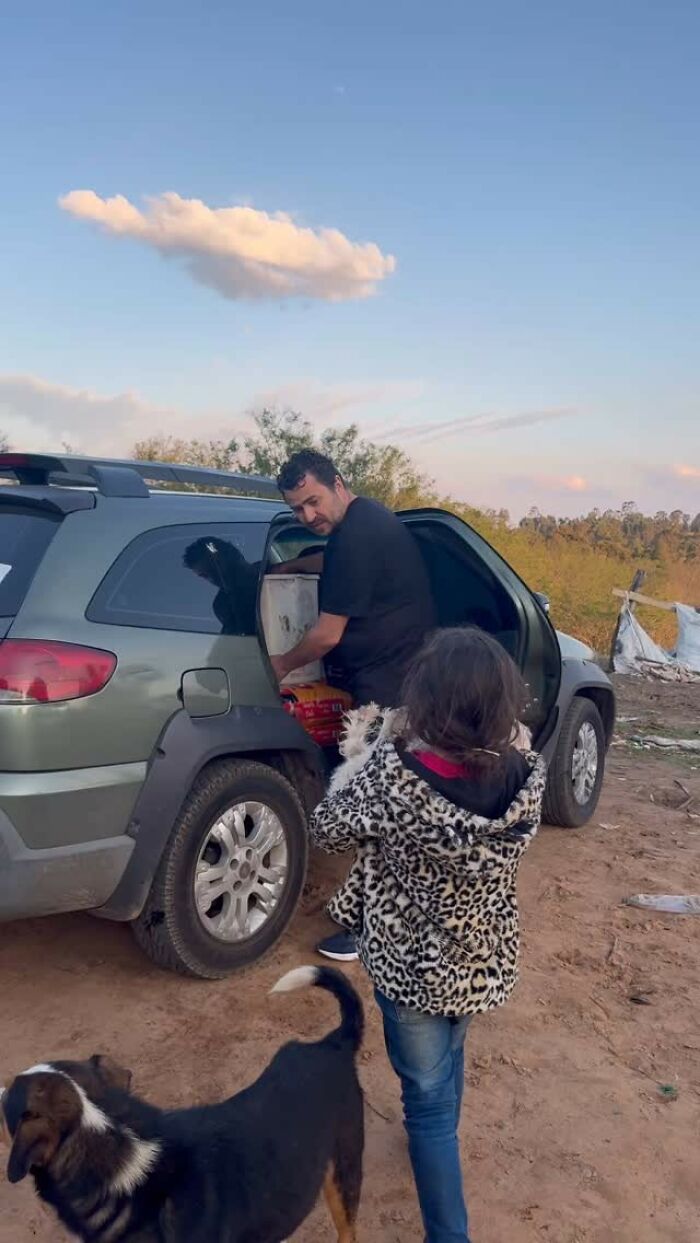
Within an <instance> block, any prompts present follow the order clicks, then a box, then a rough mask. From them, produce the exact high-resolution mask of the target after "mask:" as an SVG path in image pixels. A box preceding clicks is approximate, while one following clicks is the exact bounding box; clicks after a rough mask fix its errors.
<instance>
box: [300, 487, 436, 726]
mask: <svg viewBox="0 0 700 1243" xmlns="http://www.w3.org/2000/svg"><path fill="white" fill-rule="evenodd" d="M320 607H321V610H322V612H324V613H333V614H335V615H336V616H338V617H347V618H348V619H349V620H348V624H347V626H346V628H345V633H344V634H343V637H342V639H341V641H340V643H339V644H338V646H337V647H336V648H334V650H333V651H332V652H331V653H330V656H329V660H328V662H327V663H328V665H329V669H330V670H332V669H333V667H334V666H338V671H339V672H340V674H341V678H342V680H343V682H344V683H345V684H346V685H347V687H348V689H349V690H350V691H351V693H352V694H353V696H354V699H355V702H356V703H369V702H371V701H374V702H376V703H378V704H380V705H381V707H385V708H390V707H395V706H396V705H397V704H398V701H399V696H400V691H401V683H402V681H403V677H404V674H405V671H406V666H407V664H408V662H409V661H410V659H411V657H412V656H413V655H414V654H415V652H416V651H417V650H418V648H419V647H420V645H421V643H422V642H423V639H424V637H425V634H426V632H427V631H428V630H429V629H430V628H431V626H433V625H434V624H435V616H434V610H433V601H432V596H431V591H430V583H429V580H428V575H427V571H426V569H425V565H424V564H423V558H422V557H421V554H420V551H419V549H418V545H417V544H416V541H415V540H414V538H413V536H412V535H411V533H410V531H408V530H407V528H406V527H405V526H404V525H403V523H401V522H400V521H399V519H398V518H397V517H396V515H395V514H392V513H391V512H390V511H389V510H388V509H385V508H384V506H383V505H380V504H379V503H378V502H377V501H370V500H368V499H367V498H366V497H362V496H358V497H356V499H355V500H354V501H351V503H350V505H349V506H348V510H347V513H346V515H345V518H344V519H343V521H342V522H341V524H340V526H339V527H337V528H336V530H335V531H334V532H333V534H332V535H331V536H330V537H329V540H328V543H327V545H326V551H325V556H324V561H323V574H322V576H321V591H320Z"/></svg>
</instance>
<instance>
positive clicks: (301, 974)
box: [271, 967, 365, 1052]
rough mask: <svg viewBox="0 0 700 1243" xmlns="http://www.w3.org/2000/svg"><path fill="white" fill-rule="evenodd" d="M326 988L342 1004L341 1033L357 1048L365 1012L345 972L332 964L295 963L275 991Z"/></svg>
mask: <svg viewBox="0 0 700 1243" xmlns="http://www.w3.org/2000/svg"><path fill="white" fill-rule="evenodd" d="M311 987H313V988H324V989H325V990H326V992H329V993H332V994H333V996H334V997H335V999H336V1001H337V1002H338V1004H339V1006H340V1035H341V1037H342V1039H343V1040H348V1041H349V1042H350V1044H351V1045H352V1047H353V1050H354V1051H355V1052H356V1051H357V1050H358V1049H359V1047H360V1045H361V1043H362V1035H363V1032H364V1029H365V1015H364V1010H363V1008H362V1002H361V1001H360V998H359V995H358V994H357V992H356V991H355V989H354V988H353V986H352V984H351V983H350V981H349V980H348V979H347V978H346V976H344V975H342V974H341V972H340V971H334V970H333V969H332V968H331V967H296V968H295V969H294V971H288V972H287V974H286V975H283V976H282V979H281V980H278V981H277V983H276V984H275V986H274V988H272V989H271V992H273V993H291V992H293V991H294V990H295V989H297V988H311Z"/></svg>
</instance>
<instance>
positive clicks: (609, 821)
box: [0, 682, 700, 1243]
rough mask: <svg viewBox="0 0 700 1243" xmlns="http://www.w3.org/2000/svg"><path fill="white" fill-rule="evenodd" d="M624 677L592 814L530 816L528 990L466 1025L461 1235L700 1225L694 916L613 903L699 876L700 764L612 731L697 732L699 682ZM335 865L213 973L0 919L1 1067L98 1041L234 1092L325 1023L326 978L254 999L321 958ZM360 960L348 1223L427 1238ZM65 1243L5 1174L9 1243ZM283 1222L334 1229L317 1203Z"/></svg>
mask: <svg viewBox="0 0 700 1243" xmlns="http://www.w3.org/2000/svg"><path fill="white" fill-rule="evenodd" d="M618 690H619V695H620V705H619V708H620V714H621V717H622V718H623V719H622V720H621V723H620V737H619V739H618V741H617V743H616V745H615V746H614V747H613V749H612V751H611V754H610V759H609V766H608V776H607V782H606V786H605V790H604V794H603V798H602V802H601V805H600V808H599V812H598V814H597V816H596V818H595V821H594V822H593V823H592V824H591V825H589V826H588V827H587V828H586V829H584V830H581V831H577V832H572V831H564V830H555V829H549V828H544V829H543V830H542V831H541V833H540V835H539V837H538V839H537V841H536V842H535V844H534V846H533V848H532V849H531V851H530V852H529V854H528V856H527V858H526V861H525V864H524V866H523V870H522V881H521V903H522V915H523V929H524V947H523V949H524V952H523V973H522V982H521V984H520V986H519V988H518V990H517V992H516V994H515V996H514V998H513V1000H512V1001H511V1002H510V1003H509V1005H508V1006H507V1007H506V1008H505V1009H504V1010H503V1011H502V1012H498V1013H495V1014H492V1015H490V1016H488V1017H486V1018H481V1019H479V1020H478V1021H477V1022H475V1024H474V1026H473V1029H472V1035H471V1037H470V1046H469V1071H468V1081H469V1086H468V1092H467V1095H466V1098H465V1111H464V1120H463V1133H462V1146H463V1155H464V1169H465V1173H466V1180H467V1186H468V1194H469V1206H470V1212H471V1218H472V1227H473V1237H474V1240H475V1243H505V1240H508V1243H535V1241H538V1243H542V1241H546V1240H549V1241H550V1243H661V1241H662V1240H663V1243H697V1241H698V1240H699V1239H700V1178H699V1177H698V1170H699V1168H700V1166H699V1164H698V1113H699V1109H700V1022H699V1019H698V1016H699V1015H700V918H698V917H697V916H695V917H693V916H687V917H678V916H663V915H653V914H650V913H649V912H644V911H639V910H634V909H632V908H629V907H626V906H624V905H623V904H622V900H623V899H624V898H625V897H626V896H628V895H631V894H635V893H640V892H650V891H656V892H665V893H684V892H693V891H697V890H698V889H700V757H694V758H693V759H692V761H689V760H688V759H687V758H685V759H684V758H681V757H680V755H678V754H674V755H673V756H669V755H660V754H656V753H653V752H650V751H645V750H634V748H633V744H631V743H630V742H629V741H627V740H626V738H628V737H629V736H630V735H632V734H634V733H637V732H643V731H644V729H645V728H646V727H647V726H649V727H650V729H649V732H656V733H658V732H661V731H660V728H659V727H660V726H664V725H666V726H670V727H672V729H673V730H674V732H675V734H677V735H678V734H682V733H685V734H686V735H687V736H689V737H692V736H694V737H696V738H697V737H700V732H698V731H700V686H694V687H675V686H674V687H669V686H664V685H653V684H652V685H649V684H642V683H633V682H626V683H622V682H620V683H619V685H618ZM629 717H632V718H635V719H634V720H632V721H630V720H627V719H624V718H629ZM337 875H338V868H337V864H336V863H335V862H334V863H332V864H329V863H328V862H327V861H325V860H323V859H320V858H316V859H315V860H314V861H313V865H312V870H311V875H310V879H309V884H308V886H307V891H306V896H305V901H304V904H303V909H302V910H301V911H300V913H299V915H298V916H297V918H296V921H295V923H294V925H293V927H292V929H291V930H290V932H289V933H288V935H287V936H286V938H285V939H284V941H283V943H282V944H281V945H280V946H279V947H278V949H277V951H276V952H275V953H274V955H273V957H272V958H270V959H268V960H267V961H266V962H265V963H264V964H263V965H262V966H261V967H260V968H259V969H258V970H256V971H254V972H253V973H252V974H250V975H248V976H246V977H245V978H244V979H240V980H236V979H234V980H229V981H227V982H225V983H219V984H202V983H198V982H190V981H183V980H181V979H178V978H175V977H172V976H168V975H164V974H161V973H159V972H158V971H156V970H153V969H151V967H150V966H149V965H148V963H147V962H146V961H145V960H144V959H143V958H142V957H141V955H140V954H139V952H138V951H137V949H136V948H135V946H134V944H133V943H132V940H131V937H130V934H129V932H128V930H127V929H126V928H123V927H117V926H111V925H107V924H103V923H100V922H98V921H96V920H92V919H90V918H89V917H82V916H76V917H71V918H57V919H49V920H43V921H36V922H28V923H18V924H14V925H9V926H5V927H3V929H2V931H1V933H0V980H1V986H2V993H1V1010H0V1015H1V1018H0V1032H1V1036H2V1040H1V1043H0V1050H1V1065H0V1072H2V1075H3V1077H6V1076H7V1075H9V1074H11V1073H13V1072H16V1071H18V1070H20V1069H23V1068H24V1067H26V1066H28V1065H31V1064H33V1063H36V1062H39V1061H45V1060H47V1059H50V1058H52V1057H54V1058H55V1057H83V1056H88V1055H89V1054H91V1053H93V1052H95V1051H101V1052H109V1053H111V1054H112V1055H113V1056H114V1057H116V1058H117V1059H118V1060H119V1061H121V1062H122V1063H123V1064H125V1065H128V1066H130V1067H131V1068H132V1069H133V1070H134V1072H135V1082H136V1086H137V1088H138V1090H139V1091H141V1092H142V1093H144V1094H145V1095H147V1096H148V1097H150V1098H151V1099H153V1100H154V1101H157V1102H159V1103H161V1104H163V1105H169V1106H177V1105H184V1104H186V1103H187V1104H189V1103H192V1102H195V1101H205V1100H213V1099H218V1098H220V1097H223V1096H225V1095H228V1094H230V1093H232V1092H234V1091H236V1090H237V1089H239V1088H241V1087H243V1086H244V1085H245V1084H246V1083H248V1082H250V1080H251V1079H252V1078H254V1077H255V1076H256V1075H257V1073H258V1072H259V1070H260V1069H261V1068H262V1067H263V1066H264V1065H265V1063H266V1062H267V1060H268V1059H269V1057H270V1056H271V1054H272V1053H273V1051H274V1050H275V1049H276V1048H277V1046H278V1045H279V1044H280V1043H281V1042H282V1041H284V1040H286V1039H288V1038H289V1037H291V1036H297V1035H301V1036H302V1037H315V1036H316V1035H317V1034H318V1033H319V1032H321V1031H323V1030H324V1029H325V1028H326V1027H327V1026H328V1025H329V1024H330V1023H331V1022H332V1021H333V1020H334V1018H335V1014H334V1012H333V1006H332V1003H331V1002H330V1000H329V999H326V998H325V997H323V996H320V995H318V994H316V993H313V994H311V993H309V994H296V995H294V996H289V995H287V996H282V997H275V998H269V997H268V995H267V994H268V989H269V988H270V986H271V985H272V984H273V983H274V981H275V980H276V979H277V978H278V977H279V976H280V975H281V974H282V972H283V971H285V970H287V969H288V968H289V967H291V966H293V965H295V964H298V963H302V962H306V961H312V960H313V958H312V947H313V945H314V942H315V941H316V939H317V937H318V935H319V933H320V932H321V931H322V930H323V929H324V927H325V918H324V915H323V897H324V895H327V893H328V892H329V890H330V887H331V885H332V883H333V880H334V876H337ZM351 974H352V977H353V979H355V980H356V981H357V982H358V984H359V985H360V987H361V988H362V991H363V993H364V996H365V998H366V1001H367V1010H368V1017H369V1023H368V1035H367V1040H366V1045H365V1049H364V1052H363V1054H362V1063H361V1076H362V1080H363V1083H364V1087H365V1091H366V1099H367V1105H368V1108H367V1130H368V1141H367V1156H366V1175H365V1189H364V1196H363V1205H362V1216H361V1232H360V1239H361V1240H364V1241H366V1243H408V1241H410V1240H416V1243H418V1241H419V1240H420V1239H421V1238H422V1235H421V1231H420V1229H419V1224H418V1216H417V1212H416V1208H415V1203H414V1196H413V1191H412V1185H411V1179H410V1174H409V1169H408V1164H407V1158H406V1152H405V1146H404V1138H403V1131H402V1127H401V1121H400V1112H399V1101H398V1094H397V1087H396V1083H395V1081H394V1079H393V1077H392V1074H391V1072H390V1070H389V1069H388V1067H387V1063H386V1060H385V1055H384V1052H383V1047H382V1044H381V1035H380V1028H379V1023H378V1021H377V1017H376V1014H375V1013H374V1010H373V1007H372V1003H371V999H370V990H369V988H368V987H367V984H366V981H365V980H364V979H363V977H362V973H361V970H360V969H359V968H357V967H353V968H351ZM669 1088H671V1089H673V1091H670V1090H669ZM60 1237H62V1236H61V1235H60V1232H59V1230H58V1228H57V1227H56V1225H55V1224H54V1223H53V1221H52V1220H51V1219H47V1218H46V1217H45V1216H44V1215H43V1213H42V1211H41V1210H40V1209H39V1208H38V1206H37V1203H36V1202H35V1199H34V1196H33V1192H32V1190H31V1188H30V1186H29V1183H26V1184H23V1185H22V1186H19V1187H14V1188H11V1187H9V1186H8V1185H7V1184H6V1182H5V1181H4V1179H2V1177H0V1243H30V1241H38V1243H48V1241H49V1240H52V1241H53V1240H57V1239H59V1238H60ZM295 1238H296V1239H298V1240H299V1241H300V1243H321V1241H322V1240H330V1239H331V1238H333V1233H332V1230H331V1227H330V1225H329V1223H328V1221H327V1219H326V1216H325V1211H324V1209H323V1208H321V1207H319V1208H318V1209H317V1210H316V1212H315V1213H314V1215H313V1217H312V1218H311V1219H310V1220H309V1221H308V1222H307V1223H306V1225H305V1226H304V1227H303V1228H302V1229H301V1230H300V1231H299V1232H298V1234H297V1235H296V1236H295Z"/></svg>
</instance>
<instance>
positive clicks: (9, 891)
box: [0, 764, 146, 920]
mask: <svg viewBox="0 0 700 1243" xmlns="http://www.w3.org/2000/svg"><path fill="white" fill-rule="evenodd" d="M145 776H146V765H145V764H111V765H106V766H105V767H102V768H83V769H68V770H65V771H59V772H27V773H21V772H20V773H8V772H0V920H8V919H24V918H27V917H31V916H35V915H54V914H58V913H59V912H66V911H84V910H90V909H91V908H93V907H96V906H102V905H104V903H105V902H106V901H107V900H108V898H110V897H111V895H112V894H113V893H114V890H115V889H116V888H117V886H118V884H119V882H120V880H121V878H122V876H123V875H124V872H125V871H126V867H127V864H128V862H129V859H130V858H131V855H132V853H133V850H134V841H133V839H132V838H131V837H128V836H127V833H128V827H129V823H130V820H131V812H132V810H133V806H134V803H135V801H136V798H137V797H138V793H139V791H140V789H141V787H142V785H143V782H144V778H145Z"/></svg>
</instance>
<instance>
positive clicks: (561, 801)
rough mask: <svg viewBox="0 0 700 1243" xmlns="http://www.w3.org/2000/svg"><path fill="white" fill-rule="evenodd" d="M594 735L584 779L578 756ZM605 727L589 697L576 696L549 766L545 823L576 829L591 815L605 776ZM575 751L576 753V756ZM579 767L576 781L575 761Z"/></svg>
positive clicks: (596, 803) (581, 761) (590, 744)
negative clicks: (593, 751) (593, 754)
mask: <svg viewBox="0 0 700 1243" xmlns="http://www.w3.org/2000/svg"><path fill="white" fill-rule="evenodd" d="M593 739H594V740H595V749H596V752H597V760H596V767H595V773H594V774H593V773H592V761H591V765H589V766H588V772H587V777H586V780H585V781H584V780H583V777H582V774H581V765H583V764H584V762H585V757H584V759H581V758H578V757H581V755H582V752H583V751H584V750H585V747H586V746H588V747H589V748H592V746H593ZM606 749H607V748H606V740H605V729H604V727H603V721H602V719H601V715H600V712H599V711H598V709H597V707H596V705H595V704H594V703H593V702H592V701H591V700H590V699H584V698H582V697H581V696H577V697H576V698H574V699H573V700H572V701H571V704H570V705H569V709H568V712H567V713H566V716H565V717H564V721H563V724H562V727H561V731H560V734H559V740H558V742H557V749H556V751H555V753H554V758H553V760H552V762H551V764H550V767H549V775H548V777H547V788H546V791H545V796H544V807H543V818H544V820H545V821H546V822H547V823H548V824H555V825H560V826H561V827H562V828H565V829H578V828H580V827H581V826H582V825H584V824H587V823H588V821H589V820H590V819H591V817H592V816H593V814H594V812H595V809H596V807H597V806H598V800H599V798H600V791H601V787H602V785H603V778H604V776H605V753H606ZM577 753H578V756H577ZM575 764H576V766H577V768H578V781H576V780H575V777H574V765H575Z"/></svg>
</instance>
